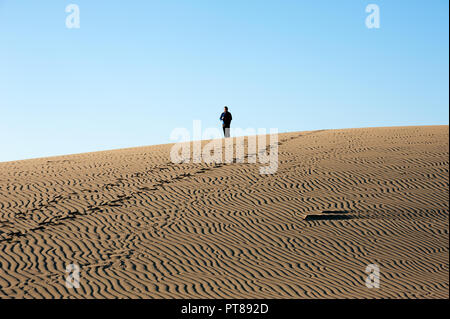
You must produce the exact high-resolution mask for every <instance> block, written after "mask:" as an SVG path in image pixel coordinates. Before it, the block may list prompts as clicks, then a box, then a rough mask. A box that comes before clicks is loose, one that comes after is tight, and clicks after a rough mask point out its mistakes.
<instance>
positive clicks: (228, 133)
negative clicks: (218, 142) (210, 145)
mask: <svg viewBox="0 0 450 319" xmlns="http://www.w3.org/2000/svg"><path fill="white" fill-rule="evenodd" d="M224 129H225V137H230V126H225V128H224Z"/></svg>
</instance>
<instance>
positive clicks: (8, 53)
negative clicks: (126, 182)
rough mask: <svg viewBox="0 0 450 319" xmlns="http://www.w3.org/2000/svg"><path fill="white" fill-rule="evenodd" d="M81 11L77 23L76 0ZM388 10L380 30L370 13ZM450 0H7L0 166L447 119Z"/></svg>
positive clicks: (0, 12) (3, 6) (2, 13)
mask: <svg viewBox="0 0 450 319" xmlns="http://www.w3.org/2000/svg"><path fill="white" fill-rule="evenodd" d="M70 3H75V4H78V5H79V8H80V24H81V28H80V29H67V28H66V26H65V19H66V16H67V15H68V14H67V13H66V12H65V7H66V5H68V4H70ZM369 3H374V4H378V5H379V7H380V18H381V20H380V23H381V27H380V29H368V28H366V26H365V18H366V16H367V15H368V14H367V13H366V12H365V8H366V6H367V5H368V4H369ZM448 12H449V8H448V1H447V0H431V1H417V0H409V1H401V0H395V1H393V0H391V1H378V0H371V1H358V0H343V1H335V0H329V1H324V0H319V1H317V0H305V1H300V0H292V1H289V0H282V1H275V0H273V1H261V0H257V1H256V0H245V1H244V0H227V1H222V0H214V1H211V0H185V1H171V0H158V1H156V0H149V1H110V0H109V1H100V0H96V1H92V0H90V1H88V0H69V1H62V0H58V1H56V0H55V1H31V0H28V1H17V0H7V1H5V0H0V112H1V113H0V134H1V139H0V161H8V160H16V159H25V158H33V157H42V156H50V155H61V154H70V153H79V152H88V151H96V150H107V149H114V148H122V147H131V146H144V145H151V144H159V143H168V142H170V141H169V135H170V132H171V131H172V130H173V129H174V128H176V127H186V128H191V127H192V120H194V119H200V120H202V121H203V125H204V126H205V127H206V126H208V127H213V126H219V125H220V123H219V121H218V116H219V114H220V112H221V111H222V108H223V106H224V105H228V106H229V107H230V111H231V112H232V114H233V117H234V121H233V123H232V126H234V127H241V128H247V127H255V128H258V127H266V128H270V127H276V128H278V129H279V131H280V132H287V131H302V130H313V129H330V128H350V127H368V126H394V125H428V124H448V115H449V111H448V107H449V104H448V101H449V93H448V92H449V91H448V85H449V73H448V72H449V71H448V69H449V43H448V39H449V33H448V32H449V31H448V30H449V21H448Z"/></svg>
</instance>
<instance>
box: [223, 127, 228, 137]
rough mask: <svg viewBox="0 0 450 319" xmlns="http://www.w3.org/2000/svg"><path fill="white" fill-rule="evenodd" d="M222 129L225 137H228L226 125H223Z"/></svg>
mask: <svg viewBox="0 0 450 319" xmlns="http://www.w3.org/2000/svg"><path fill="white" fill-rule="evenodd" d="M222 128H223V136H225V137H227V131H226V128H225V125H222Z"/></svg>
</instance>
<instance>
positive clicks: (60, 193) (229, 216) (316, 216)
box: [0, 126, 449, 298]
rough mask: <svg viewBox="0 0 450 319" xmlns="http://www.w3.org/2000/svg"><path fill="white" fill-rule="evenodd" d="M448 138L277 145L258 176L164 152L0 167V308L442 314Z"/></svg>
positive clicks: (365, 131) (332, 137)
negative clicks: (89, 302) (188, 304)
mask: <svg viewBox="0 0 450 319" xmlns="http://www.w3.org/2000/svg"><path fill="white" fill-rule="evenodd" d="M448 133H449V131H448V126H420V127H383V128H361V129H341V130H322V131H311V132H293V133H286V134H280V135H279V169H278V172H277V173H276V174H274V175H267V176H265V175H260V174H259V165H255V164H250V163H229V164H205V163H200V164H194V163H185V164H173V163H171V162H170V157H169V152H170V148H171V144H167V145H156V146H148V147H140V148H130V149H122V150H113V151H102V152H95V153H86V154H76V155H69V156H58V157H51V158H40V159H32V160H24V161H16V162H5V163H0V297H1V298H449V267H448V260H449V234H448V225H449V217H448V214H449V199H448V196H449V144H448V138H449V135H448ZM70 263H76V264H78V265H79V266H80V268H81V274H80V275H81V281H80V288H78V289H68V288H67V287H66V285H65V277H66V275H67V274H66V273H65V269H66V265H67V264H70ZM374 263H375V264H378V265H379V266H380V274H381V277H380V280H381V285H380V288H379V289H368V288H367V287H366V286H365V277H366V275H367V274H366V273H365V268H366V266H367V265H368V264H374Z"/></svg>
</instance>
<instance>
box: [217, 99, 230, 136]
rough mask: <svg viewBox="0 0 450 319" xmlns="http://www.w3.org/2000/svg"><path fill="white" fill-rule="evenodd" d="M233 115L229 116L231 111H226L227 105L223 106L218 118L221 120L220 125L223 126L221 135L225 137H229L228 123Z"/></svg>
mask: <svg viewBox="0 0 450 319" xmlns="http://www.w3.org/2000/svg"><path fill="white" fill-rule="evenodd" d="M232 119H233V117H232V116H231V113H230V112H228V107H227V106H225V107H224V108H223V113H222V114H221V115H220V120H221V121H222V127H223V135H224V136H225V137H230V124H231V120H232Z"/></svg>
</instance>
